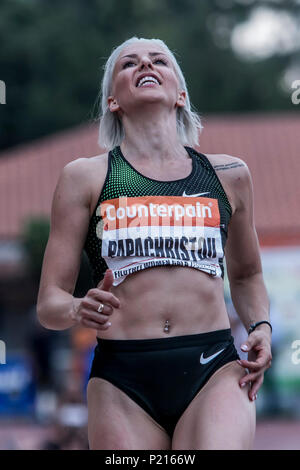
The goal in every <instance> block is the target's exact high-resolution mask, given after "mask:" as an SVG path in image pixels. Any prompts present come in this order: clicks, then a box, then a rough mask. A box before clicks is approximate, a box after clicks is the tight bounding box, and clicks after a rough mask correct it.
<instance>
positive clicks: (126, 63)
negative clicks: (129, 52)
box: [122, 61, 135, 69]
mask: <svg viewBox="0 0 300 470" xmlns="http://www.w3.org/2000/svg"><path fill="white" fill-rule="evenodd" d="M128 64H133V65H135V63H134V62H132V61H128V62H125V64H123V67H122V68H123V69H125V68H127V65H128Z"/></svg>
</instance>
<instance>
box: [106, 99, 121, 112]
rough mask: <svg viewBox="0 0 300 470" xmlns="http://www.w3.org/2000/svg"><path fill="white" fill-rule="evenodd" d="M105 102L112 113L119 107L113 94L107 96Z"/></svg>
mask: <svg viewBox="0 0 300 470" xmlns="http://www.w3.org/2000/svg"><path fill="white" fill-rule="evenodd" d="M107 104H108V107H109V109H110V111H111V112H112V113H115V112H116V111H119V110H120V109H121V108H120V106H119V105H118V102H117V100H116V99H115V98H114V97H113V96H109V97H108V98H107Z"/></svg>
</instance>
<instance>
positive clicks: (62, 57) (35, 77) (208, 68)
mask: <svg viewBox="0 0 300 470" xmlns="http://www.w3.org/2000/svg"><path fill="white" fill-rule="evenodd" d="M262 6H265V7H266V8H272V9H274V10H277V11H280V12H288V13H289V14H290V15H291V16H292V17H293V18H294V19H297V18H298V21H300V11H299V10H300V5H299V1H298V0H265V1H263V0H262V1H261V0H209V1H202V2H199V1H198V0H161V1H160V2H157V1H155V0H127V1H125V2H121V1H117V0H110V1H109V2H107V1H106V0H89V1H88V2H87V1H86V0H72V1H71V0H65V1H64V2H61V1H58V0H51V1H50V0H26V1H22V0H2V1H1V15H0V44H1V48H0V79H1V80H3V81H4V82H5V83H6V93H7V96H6V104H5V105H1V106H0V149H4V148H6V147H9V146H12V145H15V144H18V143H20V142H25V141H28V140H32V139H34V138H37V137H39V136H42V135H47V134H50V133H53V132H55V131H57V130H60V129H63V128H66V127H71V126H73V125H77V124H80V123H83V122H87V121H88V120H92V119H93V118H95V116H94V115H93V112H94V106H93V105H94V103H95V100H96V97H97V94H98V91H99V85H100V80H101V76H102V66H103V64H104V63H105V59H106V58H107V57H108V56H109V54H110V51H111V50H112V48H113V47H115V46H116V45H118V44H120V43H121V42H123V41H124V40H125V39H128V38H129V37H131V36H134V35H136V36H139V37H150V38H153V37H158V38H161V39H162V40H164V41H165V42H166V43H167V45H168V46H169V47H170V49H172V50H173V51H175V52H176V53H177V57H178V59H179V62H180V64H181V66H182V68H183V71H184V74H185V76H186V80H187V84H188V87H189V91H190V95H191V101H192V103H193V104H194V106H195V107H196V109H197V110H198V111H199V112H200V114H205V113H220V112H241V111H252V110H264V111H270V110H280V109H289V110H294V111H295V107H294V106H293V105H292V104H291V100H290V99H288V98H287V96H286V94H285V93H284V91H283V89H281V87H280V86H279V84H278V81H279V79H280V76H281V75H282V73H283V71H284V70H285V69H286V68H287V67H290V66H291V64H293V63H294V62H295V61H296V60H299V48H298V49H295V50H291V51H289V52H287V51H285V52H284V51H278V53H274V54H273V55H272V56H270V57H269V58H266V59H264V60H256V61H255V60H252V61H251V62H247V61H243V60H242V59H241V57H239V56H237V55H236V54H235V53H234V51H233V50H232V47H231V37H232V31H233V30H234V28H235V26H236V25H239V24H240V23H241V22H243V21H246V20H247V18H249V15H250V14H251V12H253V11H254V9H255V8H257V7H262ZM297 57H298V59H297Z"/></svg>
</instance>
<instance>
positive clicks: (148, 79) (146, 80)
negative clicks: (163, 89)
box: [138, 76, 159, 87]
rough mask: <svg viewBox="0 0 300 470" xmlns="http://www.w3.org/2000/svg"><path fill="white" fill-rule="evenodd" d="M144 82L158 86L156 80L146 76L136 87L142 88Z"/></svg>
mask: <svg viewBox="0 0 300 470" xmlns="http://www.w3.org/2000/svg"><path fill="white" fill-rule="evenodd" d="M145 82H153V83H157V85H159V81H158V80H156V78H154V77H150V76H147V77H143V78H142V79H141V80H140V81H139V83H138V87H140V86H142V85H143V84H144V83H145Z"/></svg>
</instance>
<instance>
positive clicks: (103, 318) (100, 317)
mask: <svg viewBox="0 0 300 470" xmlns="http://www.w3.org/2000/svg"><path fill="white" fill-rule="evenodd" d="M83 318H88V319H90V320H92V321H94V322H97V323H99V324H100V325H103V323H105V322H107V321H110V319H109V316H108V315H106V314H105V313H103V312H102V313H98V312H93V311H88V312H86V313H85V314H83Z"/></svg>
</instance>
